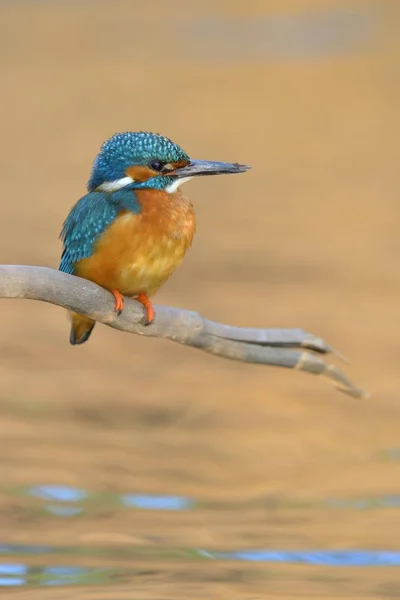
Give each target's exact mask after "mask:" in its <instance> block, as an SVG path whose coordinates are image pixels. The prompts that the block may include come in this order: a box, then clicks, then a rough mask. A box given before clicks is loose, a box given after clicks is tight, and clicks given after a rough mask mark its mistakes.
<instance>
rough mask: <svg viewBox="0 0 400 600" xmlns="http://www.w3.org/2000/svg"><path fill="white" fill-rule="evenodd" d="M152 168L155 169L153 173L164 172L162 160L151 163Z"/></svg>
mask: <svg viewBox="0 0 400 600" xmlns="http://www.w3.org/2000/svg"><path fill="white" fill-rule="evenodd" d="M150 167H151V168H152V169H153V171H162V170H163V168H164V163H162V162H161V161H160V160H153V161H151V163H150Z"/></svg>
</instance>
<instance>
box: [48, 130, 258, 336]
mask: <svg viewBox="0 0 400 600" xmlns="http://www.w3.org/2000/svg"><path fill="white" fill-rule="evenodd" d="M249 168H250V167H248V166H247V165H240V164H238V163H225V162H213V161H204V160H192V159H190V158H189V156H188V155H187V154H186V152H184V151H183V150H182V148H181V147H180V146H178V145H177V144H175V143H174V142H172V141H171V140H170V139H168V138H167V137H164V136H162V135H160V134H158V133H150V132H145V131H139V132H124V133H116V134H115V135H113V136H112V137H111V138H109V139H108V140H107V141H105V142H104V144H103V145H102V146H101V148H100V151H99V153H98V155H97V156H96V158H95V160H94V163H93V167H92V171H91V175H90V179H89V182H88V184H87V192H88V193H87V194H86V195H85V196H83V197H82V198H81V199H80V200H78V202H77V203H76V204H75V205H74V206H73V208H72V209H71V211H70V213H69V215H68V216H67V218H66V220H65V222H64V225H63V228H62V231H61V234H60V239H61V241H62V243H63V251H62V255H61V264H60V267H59V269H60V271H63V272H64V273H70V274H72V275H76V276H78V277H82V278H84V279H88V280H90V281H93V282H95V283H97V284H98V285H100V286H102V287H103V288H105V289H107V290H109V291H110V292H111V293H112V294H113V296H114V300H115V302H114V310H115V311H116V312H117V313H118V314H120V313H121V311H122V310H123V308H124V296H127V297H131V298H135V299H136V300H138V301H139V302H140V303H141V304H142V305H143V306H144V308H145V319H144V322H143V324H144V325H149V324H150V323H152V321H153V320H154V316H155V314H154V308H153V304H152V301H151V297H152V296H153V295H154V294H155V293H156V291H157V290H158V289H159V288H160V287H161V286H162V285H163V284H164V283H165V282H166V281H167V279H168V278H169V277H170V276H171V275H172V273H173V271H174V270H175V269H176V267H178V266H179V265H180V264H181V262H182V260H183V258H184V256H185V253H186V251H187V250H188V248H189V247H190V246H191V244H192V240H193V236H194V234H195V230H196V220H195V213H194V208H193V205H192V203H191V202H190V201H189V200H187V199H186V198H185V196H183V194H182V193H181V191H180V189H179V188H180V186H181V185H182V184H183V183H185V182H186V181H189V179H191V178H192V177H198V176H204V175H220V174H225V173H226V174H229V173H242V172H244V171H247V169H249ZM69 316H70V319H71V333H70V343H71V344H73V345H75V344H83V343H84V342H86V341H87V340H88V339H89V336H90V334H91V332H92V330H93V327H94V326H95V321H94V320H92V319H90V318H88V317H85V316H83V315H79V314H77V313H74V312H72V311H70V312H69Z"/></svg>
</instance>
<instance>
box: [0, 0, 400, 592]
mask: <svg viewBox="0 0 400 600" xmlns="http://www.w3.org/2000/svg"><path fill="white" fill-rule="evenodd" d="M399 19H400V4H399V3H398V2H395V1H392V2H391V1H389V0H387V1H378V0H375V1H372V0H371V1H367V0H359V1H357V0H351V1H349V0H264V1H261V0H260V1H257V0H249V2H246V3H243V2H240V1H236V0H231V2H229V3H226V2H222V0H213V1H212V2H211V1H210V0H203V1H202V2H183V1H180V0H170V1H169V2H163V1H162V0H154V1H152V2H138V1H136V0H125V1H124V0H113V1H112V2H111V0H109V1H108V2H107V1H100V0H97V1H96V0H79V1H74V0H70V1H64V2H63V1H53V2H50V1H44V0H43V1H29V2H28V1H25V2H24V1H22V0H10V1H5V0H3V1H0V65H1V100H0V103H1V112H0V130H1V143H0V172H1V187H2V208H1V224H0V227H1V229H0V255H1V262H2V263H12V264H32V265H46V266H50V267H54V268H57V267H58V264H59V256H60V252H61V246H60V242H59V241H58V235H59V231H60V228H61V225H62V222H63V220H64V218H65V216H66V215H67V213H68V211H69V209H70V207H71V206H72V204H74V203H75V202H76V200H77V199H78V198H80V197H81V196H82V195H83V194H84V193H85V186H86V181H87V179H88V176H89V171H90V168H91V164H92V161H93V158H94V156H95V155H96V153H97V152H98V149H99V147H100V145H101V143H102V142H103V141H104V140H105V139H106V138H107V137H109V136H110V135H112V134H113V133H114V132H116V131H124V130H132V131H135V130H140V129H145V130H150V131H158V132H161V133H163V134H165V135H167V136H169V137H171V138H172V139H173V140H174V141H176V142H177V143H179V144H180V145H182V146H183V148H184V149H185V150H186V151H187V152H188V153H189V154H190V156H192V157H194V158H203V159H210V160H212V159H214V160H222V161H239V162H244V163H248V164H251V165H252V166H253V169H252V171H251V172H249V173H248V174H246V175H244V176H241V177H220V178H213V179H212V180H210V179H208V180H207V179H206V178H204V179H200V180H197V181H194V182H191V183H190V184H187V186H185V189H184V191H185V193H186V194H187V195H188V196H189V197H190V198H191V199H192V200H193V201H194V203H195V206H196V210H197V217H198V233H197V236H196V238H195V243H194V246H193V248H192V250H191V251H190V253H189V254H188V256H187V257H186V259H185V261H184V264H183V266H182V267H181V268H180V269H179V270H178V271H177V272H176V273H175V274H174V276H173V277H172V279H171V280H170V281H169V282H168V284H167V285H166V286H165V287H164V288H163V289H162V290H161V291H160V292H159V294H158V295H157V298H156V301H157V302H158V303H160V304H170V305H173V306H180V307H182V308H188V309H194V310H197V311H199V312H200V313H201V314H203V315H204V316H206V317H208V318H210V319H212V320H215V321H221V322H224V323H228V324H235V325H243V326H254V327H301V328H303V329H306V330H308V331H310V332H312V333H314V334H316V335H319V336H321V337H323V338H324V339H325V340H326V341H327V342H328V343H329V344H332V345H333V346H334V347H337V348H338V349H339V350H340V351H342V352H343V353H344V354H345V355H346V356H348V357H349V358H350V360H351V365H350V366H349V367H348V374H349V375H350V376H351V377H352V378H353V379H354V381H355V382H356V383H357V384H358V385H360V386H362V387H365V388H367V389H368V390H369V391H370V392H371V393H372V397H371V398H370V399H369V400H364V401H356V400H353V399H351V398H349V397H346V396H344V395H342V394H340V393H339V392H337V391H336V390H334V389H333V388H332V387H331V386H330V385H329V384H328V383H327V382H326V381H325V380H323V379H321V378H314V377H312V376H309V375H306V374H304V373H298V372H292V371H285V370H279V369H272V368H262V367H257V366H254V365H248V364H242V363H234V362H228V361H224V360H220V359H217V358H214V357H212V356H209V355H206V354H203V353H200V352H197V351H195V350H191V349H188V348H185V347H180V346H178V345H175V344H172V343H170V342H166V341H161V340H150V339H140V338H139V337H136V336H132V335H127V334H123V333H120V332H118V331H115V330H112V329H110V328H107V327H104V326H98V327H96V330H95V333H94V335H93V336H92V338H91V340H90V343H88V344H85V345H84V346H82V347H71V346H70V345H69V343H68V337H69V324H68V321H67V317H66V315H65V313H64V311H62V310H61V309H59V308H57V307H54V306H50V305H45V304H40V303H34V302H28V301H10V300H3V301H2V311H1V313H0V338H1V344H0V355H1V371H0V439H1V450H0V473H1V477H0V531H1V534H0V555H1V556H0V586H3V589H2V593H4V595H5V596H6V595H9V596H10V597H11V596H14V594H15V593H17V592H18V594H19V597H21V598H25V596H26V597H28V595H29V597H30V598H32V599H33V598H40V599H44V600H47V599H52V600H53V599H57V600H58V599H60V600H63V599H66V598H70V597H71V596H70V594H71V593H72V590H71V587H69V586H70V585H71V584H75V586H77V587H75V588H74V590H73V593H74V597H76V598H82V599H93V600H96V599H99V600H100V599H101V600H106V599H110V600H111V599H113V600H115V599H116V598H118V600H125V599H126V600H127V599H130V598H135V599H136V598H140V599H165V600H167V599H169V600H171V599H172V598H174V599H178V598H179V599H181V598H182V599H186V598H196V599H197V598H198V599H204V598H210V599H221V598H223V599H227V600H233V599H236V598H238V599H239V598H240V599H248V600H250V599H251V600H256V599H261V598H278V597H279V598H282V599H289V598H290V599H294V598H311V597H313V598H314V597H315V598H322V597H329V598H352V599H356V598H357V599H361V598H366V597H368V598H399V597H400V572H399V569H398V567H397V568H396V567H395V566H394V565H396V564H397V565H399V564H400V547H399V537H398V535H397V534H398V532H399V531H400V463H399V461H400V432H399V418H400V402H399V391H400V371H399V350H400V341H399V335H398V334H399V331H400V316H399V315H400V313H399V297H400V275H399V269H398V265H399V259H400V242H399V239H400V238H399V219H400V209H399V202H398V189H399V183H400V176H399V168H398V156H399V100H400V95H399V92H400V86H399V68H400V41H399V40H400V38H399V34H398V31H399ZM249 299H250V301H249ZM396 532H397V534H396ZM49 586H50V587H49ZM54 586H57V587H54Z"/></svg>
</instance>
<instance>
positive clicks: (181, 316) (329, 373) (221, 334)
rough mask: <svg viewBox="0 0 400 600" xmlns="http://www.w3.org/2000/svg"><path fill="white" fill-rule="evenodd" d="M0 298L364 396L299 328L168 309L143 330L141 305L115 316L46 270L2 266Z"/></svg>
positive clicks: (79, 285)
mask: <svg viewBox="0 0 400 600" xmlns="http://www.w3.org/2000/svg"><path fill="white" fill-rule="evenodd" d="M0 298H28V299H31V300H41V301H43V302H50V303H51V304H56V305H58V306H61V307H63V308H66V309H69V310H73V311H74V312H77V313H80V314H82V315H85V316H88V317H91V318H92V319H94V320H96V321H99V322H100V323H103V324H104V325H108V326H109V327H113V328H115V329H119V330H121V331H125V332H128V333H136V334H138V335H145V336H148V337H158V338H164V339H168V340H172V341H174V342H178V343H180V344H184V345H186V346H192V347H194V348H198V349H200V350H204V351H205V352H209V353H211V354H214V355H216V356H221V357H224V358H231V359H234V360H240V361H243V362H250V363H258V364H263V365H271V366H276V367H286V368H288V369H298V370H300V371H306V372H307V373H313V374H314V375H325V376H326V377H328V378H329V379H330V380H331V381H333V382H334V383H335V386H336V387H337V388H338V389H339V390H341V391H343V392H345V393H347V394H349V395H350V396H353V397H354V398H362V397H365V396H366V393H365V392H364V391H363V390H361V389H360V388H357V387H356V386H355V385H354V384H353V383H352V382H351V381H350V379H348V377H347V376H346V375H345V374H344V373H343V371H341V370H340V369H339V368H338V367H336V366H335V365H333V364H327V363H326V362H325V361H324V360H323V359H322V358H321V357H320V356H317V355H316V354H315V353H318V354H329V353H332V352H333V350H332V348H330V347H329V346H328V345H327V344H326V343H325V342H324V340H322V339H321V338H318V337H316V336H314V335H312V334H310V333H307V332H305V331H303V330H301V329H250V328H245V327H231V326H229V325H223V324H221V323H214V322H213V321H209V320H207V319H205V318H204V317H202V316H201V315H199V314H198V313H197V312H194V311H189V310H183V309H181V308H172V307H168V306H156V307H155V310H156V319H155V321H154V323H152V324H151V325H150V326H148V327H144V326H143V325H142V319H143V317H144V313H143V307H142V305H141V304H140V303H139V302H136V301H135V300H130V299H128V298H126V299H125V305H124V310H123V312H122V314H121V315H120V316H118V315H117V313H115V312H114V311H113V306H114V297H113V295H112V294H111V293H110V292H108V291H107V290H105V289H103V288H101V287H99V286H98V285H96V284H95V283H92V282H91V281H88V280H86V279H81V278H79V277H74V276H73V275H67V274H66V273H61V272H60V271H56V270H54V269H49V268H46V267H30V266H23V265H0Z"/></svg>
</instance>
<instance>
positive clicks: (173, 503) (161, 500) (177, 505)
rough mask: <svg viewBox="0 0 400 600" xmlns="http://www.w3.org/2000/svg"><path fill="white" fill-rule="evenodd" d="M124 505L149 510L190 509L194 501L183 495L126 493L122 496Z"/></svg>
mask: <svg viewBox="0 0 400 600" xmlns="http://www.w3.org/2000/svg"><path fill="white" fill-rule="evenodd" d="M121 502H122V504H123V505H124V506H129V507H132V508H142V509H147V510H189V509H190V508H193V505H194V502H193V501H192V500H189V498H184V497H182V496H155V495H142V494H125V495H124V496H122V497H121Z"/></svg>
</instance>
